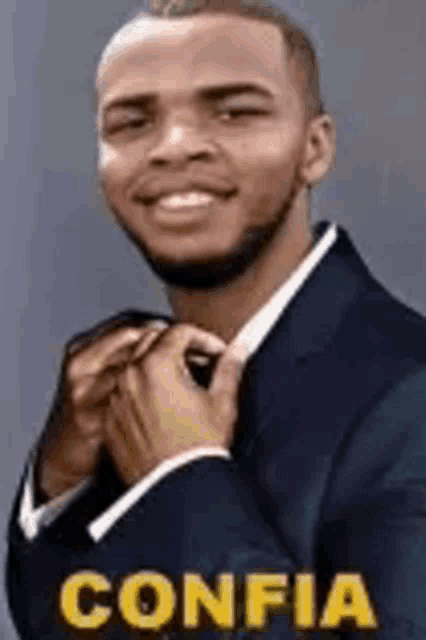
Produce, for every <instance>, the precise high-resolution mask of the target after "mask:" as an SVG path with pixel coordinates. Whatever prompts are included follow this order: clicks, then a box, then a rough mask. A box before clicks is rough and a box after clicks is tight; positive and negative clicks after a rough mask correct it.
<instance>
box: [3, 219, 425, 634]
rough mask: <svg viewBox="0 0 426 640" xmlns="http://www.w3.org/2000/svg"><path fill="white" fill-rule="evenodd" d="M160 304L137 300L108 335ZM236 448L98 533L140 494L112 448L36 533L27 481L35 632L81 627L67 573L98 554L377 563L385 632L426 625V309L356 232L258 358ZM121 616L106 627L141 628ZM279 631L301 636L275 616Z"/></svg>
mask: <svg viewBox="0 0 426 640" xmlns="http://www.w3.org/2000/svg"><path fill="white" fill-rule="evenodd" d="M146 317H147V314H142V313H140V312H137V311H126V312H123V313H122V314H119V316H117V317H115V318H114V319H113V320H112V321H111V320H109V321H107V322H106V323H105V324H103V325H101V327H98V328H97V329H96V330H95V332H96V331H97V332H99V331H102V330H103V329H104V328H105V327H107V326H110V325H111V323H118V324H126V323H129V324H138V323H140V322H141V321H143V320H144V319H146ZM91 336H92V337H93V332H89V333H87V334H82V335H80V336H78V337H77V340H85V339H90V338H91ZM56 403H57V405H58V404H59V405H60V403H61V393H60V390H59V392H58V396H57V398H56ZM233 454H234V460H233V462H228V461H225V460H221V459H202V460H198V461H196V462H193V463H191V464H188V465H187V466H186V467H185V468H183V469H180V470H179V471H176V472H174V473H172V474H170V475H169V476H168V477H167V478H165V479H164V480H162V481H161V482H160V483H159V484H158V485H156V486H155V487H154V488H153V489H152V490H151V491H150V492H149V493H148V494H147V495H145V496H144V497H143V498H141V499H140V501H139V502H138V503H137V504H136V505H134V506H133V507H132V508H131V509H130V511H129V512H128V513H127V514H126V515H125V516H124V517H123V518H122V519H121V520H120V521H118V522H117V523H116V524H115V525H114V526H113V527H112V529H111V530H110V531H109V532H108V533H107V534H106V535H105V537H104V538H103V539H102V540H101V542H99V543H98V544H95V543H93V542H92V541H91V539H90V538H89V536H88V534H87V532H86V525H87V524H88V523H89V522H90V521H91V520H93V519H94V518H95V517H96V516H97V515H98V514H100V513H101V512H102V511H103V510H104V509H105V508H106V507H107V506H109V505H110V504H111V503H112V501H113V500H114V499H116V498H117V497H118V496H119V495H120V494H121V493H122V492H123V491H124V487H123V486H122V485H121V483H120V480H119V479H118V477H117V475H116V474H115V472H114V469H113V467H112V465H111V463H110V462H109V459H108V457H107V456H105V458H104V460H103V462H102V464H101V465H100V467H99V472H98V475H97V479H96V482H95V484H94V486H93V487H92V488H91V489H89V490H88V491H87V492H86V494H85V495H84V496H82V497H81V498H79V499H78V500H77V501H76V502H75V503H74V504H73V505H72V506H71V507H70V508H69V509H68V510H67V511H66V512H65V513H64V514H62V515H61V516H60V517H59V518H58V520H56V521H55V522H54V523H53V524H52V525H50V526H49V527H47V528H46V529H45V530H44V531H43V532H42V533H41V534H40V535H39V536H38V537H37V538H36V539H35V540H34V541H33V542H27V541H26V540H25V539H24V537H23V535H22V532H21V531H20V528H19V525H18V524H17V510H18V504H19V501H20V497H21V491H22V484H21V487H20V488H19V490H18V494H17V497H16V500H15V504H14V507H13V510H12V514H11V519H10V528H9V556H8V562H7V588H8V594H9V604H10V608H11V611H12V615H13V618H14V621H15V624H16V626H17V628H18V630H19V632H20V634H21V637H22V638H28V639H33V638H34V639H36V638H52V639H53V638H55V639H61V638H69V637H77V636H73V635H72V634H71V633H69V632H68V631H66V629H65V628H63V627H62V626H61V625H60V623H59V622H58V621H57V618H56V617H55V616H56V612H55V598H56V585H58V583H59V582H60V581H61V580H62V579H63V577H64V576H67V575H69V574H70V573H72V572H74V571H76V570H77V569H80V568H83V567H96V568H97V569H98V570H99V571H101V572H103V573H105V574H107V575H108V576H109V577H110V578H111V579H113V578H114V577H116V576H123V575H124V574H128V573H130V572H133V571H136V570H139V569H141V568H153V569H155V570H157V571H160V572H162V573H165V574H167V575H169V576H171V577H174V578H177V577H178V576H179V574H180V573H181V572H183V571H185V570H194V571H197V572H200V573H202V574H203V575H204V576H206V577H211V576H213V575H216V574H218V573H220V572H222V571H224V570H227V571H233V572H235V573H242V574H244V573H245V572H249V571H255V570H260V569H270V570H273V571H275V572H282V573H292V572H295V571H301V570H312V571H314V572H315V573H316V574H317V577H318V579H319V581H320V583H321V584H322V585H324V586H326V585H327V584H328V581H329V580H330V579H331V578H332V576H333V575H334V574H335V573H337V572H339V571H345V570H352V571H356V572H358V571H361V572H362V573H363V574H364V575H365V576H366V577H367V579H368V587H369V592H370V595H371V596H372V598H373V600H374V601H375V602H376V605H377V614H378V618H379V622H380V623H381V625H382V626H383V627H384V631H381V632H378V635H377V637H378V638H379V637H381V638H384V639H385V638H386V640H394V639H395V640H397V639H398V640H402V639H403V638H415V639H416V640H424V638H426V607H425V606H424V598H423V595H424V594H426V321H425V319H423V318H422V317H420V316H419V315H418V314H417V313H415V312H414V311H412V310H410V309H408V308H407V307H405V306H404V305H402V304H401V303H400V302H398V301H396V300H395V299H394V298H393V297H392V296H391V295H390V294H389V293H388V292H387V291H386V290H385V289H384V288H383V287H382V286H381V285H380V284H379V283H378V282H377V281H376V280H375V279H374V278H373V277H372V276H371V274H370V273H369V271H368V270H367V268H366V267H365V265H364V264H363V262H362V261H361V259H360V257H359V255H358V254H357V252H356V250H355V249H354V247H353V245H352V244H351V242H350V240H349V238H348V237H347V235H346V233H345V232H344V231H343V230H340V231H339V238H338V240H337V242H336V244H335V245H334V246H333V247H332V249H331V250H330V252H329V253H328V254H327V256H326V257H325V258H324V259H323V261H322V262H321V264H320V265H319V267H318V268H317V269H316V270H315V271H314V273H313V274H312V275H311V276H310V278H309V280H308V282H307V283H305V285H304V287H303V288H302V290H301V291H300V292H299V293H298V295H297V296H296V298H295V299H294V300H293V301H292V302H291V304H290V306H289V307H288V308H287V309H286V310H285V312H284V313H283V314H282V316H281V317H280V319H279V321H278V322H277V324H276V325H275V327H274V328H273V330H272V331H271V332H270V334H269V335H268V337H267V338H266V340H265V341H264V343H263V344H262V346H261V347H260V349H259V350H258V351H257V353H256V354H255V355H254V356H253V357H252V358H251V360H250V362H249V363H248V365H247V368H246V371H245V375H244V377H243V381H242V385H241V397H240V419H239V428H238V430H237V433H236V438H235V442H234V446H233ZM116 622H117V624H116V625H115V626H109V627H107V628H106V630H105V632H102V633H100V634H99V635H98V636H95V637H99V638H129V637H133V636H132V635H131V634H130V635H129V632H127V634H126V633H125V632H124V630H123V627H121V626H120V624H119V620H118V619H117V621H116ZM134 637H138V638H139V637H142V636H141V635H138V634H137V633H136V635H135V636H134ZM178 637H180V636H178ZM196 637H202V638H204V637H210V636H207V632H206V635H205V636H204V635H202V634H201V633H199V634H198V636H196ZM235 637H238V638H243V637H244V638H245V637H246V635H244V633H243V632H239V635H238V636H235ZM263 637H264V638H268V640H269V639H271V640H272V639H273V638H282V639H283V640H289V639H290V638H291V639H293V638H295V637H296V635H295V633H294V631H293V630H292V629H291V628H288V626H287V618H286V617H285V616H273V617H272V621H271V628H270V631H269V632H266V633H265V634H264V636H263ZM321 637H322V636H321ZM345 637H346V636H345ZM351 637H352V635H351ZM353 637H358V634H354V635H353Z"/></svg>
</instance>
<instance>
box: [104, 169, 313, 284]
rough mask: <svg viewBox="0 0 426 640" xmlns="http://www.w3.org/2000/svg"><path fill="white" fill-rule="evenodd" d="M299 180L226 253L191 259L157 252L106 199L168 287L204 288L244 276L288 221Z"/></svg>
mask: <svg viewBox="0 0 426 640" xmlns="http://www.w3.org/2000/svg"><path fill="white" fill-rule="evenodd" d="M300 186H301V185H300V183H299V181H298V179H297V178H296V177H295V178H294V179H293V182H292V184H291V188H290V191H289V194H288V195H287V197H286V199H285V200H284V202H282V203H281V206H280V207H279V209H278V211H277V212H276V214H275V215H274V217H273V218H272V219H271V220H269V221H268V222H267V223H265V224H263V225H258V226H255V227H253V228H251V229H248V230H246V232H245V233H244V236H243V237H242V238H241V239H240V241H239V243H238V246H237V247H235V249H233V250H232V251H229V252H228V253H227V254H226V255H221V256H216V257H214V258H198V259H192V260H188V261H185V260H170V258H168V259H165V258H162V257H161V256H158V255H155V254H154V253H153V252H152V251H151V250H150V249H149V248H148V246H147V244H146V243H145V242H144V241H143V240H142V239H141V238H140V237H139V236H138V235H137V234H136V233H135V232H134V231H132V229H130V227H129V226H128V225H127V224H126V223H125V221H124V220H123V217H122V216H121V214H120V211H119V210H118V209H117V208H115V207H114V205H113V204H112V202H110V201H109V200H108V199H107V205H108V208H109V210H110V211H111V213H112V214H113V215H114V217H115V220H116V222H117V224H118V225H119V227H120V228H121V229H122V230H123V231H124V233H125V235H126V236H127V238H128V239H129V240H130V242H131V243H132V244H134V245H135V246H136V248H137V249H138V251H139V252H140V253H141V254H142V256H143V257H144V259H145V261H146V262H147V263H148V265H149V266H150V268H151V269H152V271H153V272H154V273H155V274H156V275H157V276H158V277H159V278H160V279H161V280H162V281H163V282H164V283H165V284H167V285H168V286H169V287H173V288H179V289H187V290H195V291H203V290H212V289H217V288H219V287H223V286H224V285H226V284H228V283H229V282H231V281H232V280H235V279H237V278H238V277H239V276H241V275H242V274H243V273H244V272H245V271H247V269H249V267H251V266H252V265H253V264H254V263H255V262H256V261H257V260H258V259H259V258H260V257H261V256H262V254H263V253H264V252H265V251H266V250H267V248H268V247H269V246H270V244H271V243H272V241H273V239H274V238H275V236H276V234H277V232H278V231H279V230H280V229H281V227H282V225H283V224H285V223H286V220H287V218H288V214H289V212H290V210H291V208H292V206H293V204H294V201H295V199H296V197H297V195H298V193H299V189H300Z"/></svg>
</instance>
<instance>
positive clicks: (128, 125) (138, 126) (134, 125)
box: [105, 117, 150, 136]
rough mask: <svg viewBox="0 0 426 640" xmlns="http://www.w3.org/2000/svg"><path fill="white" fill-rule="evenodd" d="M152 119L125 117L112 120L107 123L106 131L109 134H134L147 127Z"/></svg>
mask: <svg viewBox="0 0 426 640" xmlns="http://www.w3.org/2000/svg"><path fill="white" fill-rule="evenodd" d="M149 122H150V120H149V118H145V117H140V118H123V119H117V120H116V121H113V120H112V121H111V122H109V123H106V125H105V133H106V134H107V135H109V136H111V135H114V134H117V133H125V134H130V135H131V134H132V133H136V132H139V131H142V130H143V129H145V128H146V127H147V126H148V124H149Z"/></svg>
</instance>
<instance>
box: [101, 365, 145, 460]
mask: <svg viewBox="0 0 426 640" xmlns="http://www.w3.org/2000/svg"><path fill="white" fill-rule="evenodd" d="M129 369H131V370H132V371H133V372H134V376H133V378H134V379H132V385H133V386H134V385H135V384H137V383H138V382H139V380H138V379H136V378H137V376H138V371H137V369H136V368H134V367H128V368H127V369H126V371H125V372H123V374H122V375H121V376H120V377H119V381H118V391H115V392H114V393H112V394H111V400H110V406H111V409H112V411H113V412H114V414H115V416H116V418H117V420H118V421H119V423H120V429H121V431H122V432H123V434H124V435H125V437H126V439H127V441H128V442H129V444H131V445H132V447H133V449H135V450H136V449H139V450H142V451H143V450H144V449H146V448H147V446H148V444H149V442H148V440H147V438H146V434H145V431H144V429H143V423H142V418H141V416H140V414H139V413H138V411H137V407H136V404H135V402H134V398H133V395H132V393H131V392H130V390H129V388H128V382H127V379H128V377H129V376H128V370H129Z"/></svg>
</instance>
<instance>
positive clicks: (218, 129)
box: [98, 15, 307, 288]
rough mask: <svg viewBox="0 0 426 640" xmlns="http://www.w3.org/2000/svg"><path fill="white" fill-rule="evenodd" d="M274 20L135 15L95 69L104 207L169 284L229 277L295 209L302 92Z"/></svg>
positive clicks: (213, 282) (302, 145) (208, 283)
mask: <svg viewBox="0 0 426 640" xmlns="http://www.w3.org/2000/svg"><path fill="white" fill-rule="evenodd" d="M293 67H294V65H293V63H292V62H291V61H289V60H288V58H287V54H286V51H285V48H284V42H283V40H282V36H281V33H280V31H279V30H278V28H277V27H275V26H274V25H270V24H265V23H262V22H260V21H256V20H251V19H247V18H242V17H239V16H235V17H233V16H229V15H228V16H212V15H202V16H195V17H191V18H180V19H177V18H176V19H155V20H145V21H143V31H141V33H140V34H139V36H138V38H137V40H136V42H134V43H133V44H132V45H130V46H128V47H127V48H124V49H122V50H121V51H119V52H118V53H116V54H115V55H112V56H110V57H109V58H108V59H107V61H106V64H105V65H103V66H101V68H100V70H99V77H98V90H99V96H100V104H99V136H100V177H101V182H102V184H103V188H104V191H105V195H106V198H107V202H108V204H109V207H110V208H111V210H112V211H113V212H114V214H115V216H116V219H117V221H118V222H119V224H120V225H121V226H122V228H123V229H124V230H125V231H126V233H127V234H128V236H129V237H130V238H131V239H132V241H133V242H135V243H136V244H137V246H138V247H139V248H140V249H141V251H142V252H143V254H144V255H145V257H146V258H147V260H148V262H149V264H151V266H152V267H153V268H154V270H155V271H156V272H157V273H158V274H159V275H160V277H162V278H163V279H165V280H166V281H167V282H168V283H169V284H172V285H176V286H182V287H188V288H191V287H194V288H208V287H212V286H218V285H220V284H223V283H224V282H226V281H229V280H230V279H232V278H235V277H236V276H238V275H239V274H240V273H242V272H243V271H244V270H245V269H247V268H248V267H249V266H250V264H251V263H252V262H253V261H255V260H256V258H257V257H258V256H259V255H260V254H261V253H262V252H264V251H267V249H268V246H270V244H271V239H272V237H273V236H274V235H275V233H276V231H277V229H278V228H279V227H281V225H282V224H286V221H287V220H288V217H289V216H291V215H292V203H293V200H294V197H295V195H296V193H297V191H298V190H299V188H300V186H301V185H302V184H303V171H302V170H301V169H302V166H303V162H304V158H305V151H306V126H307V123H306V114H305V109H304V104H303V90H302V89H301V86H300V84H298V82H297V74H296V73H294V69H293Z"/></svg>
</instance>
